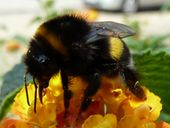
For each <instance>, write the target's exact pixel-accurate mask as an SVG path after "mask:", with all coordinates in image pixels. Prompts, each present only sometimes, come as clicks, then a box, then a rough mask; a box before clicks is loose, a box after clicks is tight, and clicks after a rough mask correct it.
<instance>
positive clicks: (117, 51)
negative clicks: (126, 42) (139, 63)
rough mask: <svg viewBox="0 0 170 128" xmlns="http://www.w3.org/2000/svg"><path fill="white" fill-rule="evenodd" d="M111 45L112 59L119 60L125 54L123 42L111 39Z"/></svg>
mask: <svg viewBox="0 0 170 128" xmlns="http://www.w3.org/2000/svg"><path fill="white" fill-rule="evenodd" d="M109 43H110V55H111V57H112V58H116V59H118V60H119V59H120V57H121V56H122V54H123V47H124V46H123V42H122V41H121V40H120V39H119V38H110V42H109Z"/></svg>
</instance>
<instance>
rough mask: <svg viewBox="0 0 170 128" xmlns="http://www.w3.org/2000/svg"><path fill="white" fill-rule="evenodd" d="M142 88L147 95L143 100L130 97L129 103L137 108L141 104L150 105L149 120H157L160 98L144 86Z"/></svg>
mask: <svg viewBox="0 0 170 128" xmlns="http://www.w3.org/2000/svg"><path fill="white" fill-rule="evenodd" d="M144 90H145V92H146V97H147V99H146V100H145V101H139V100H134V99H130V100H129V103H130V105H131V106H132V107H133V108H137V107H139V106H140V105H143V104H145V105H148V106H149V107H150V120H157V119H158V117H159V115H160V111H161V110H162V104H161V103H160V101H161V99H160V98H159V97H158V96H156V95H155V94H154V93H152V92H150V91H149V90H148V89H146V88H144Z"/></svg>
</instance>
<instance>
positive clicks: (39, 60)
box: [33, 55, 49, 63]
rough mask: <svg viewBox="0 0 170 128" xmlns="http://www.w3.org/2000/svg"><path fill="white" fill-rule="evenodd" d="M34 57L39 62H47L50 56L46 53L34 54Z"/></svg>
mask: <svg viewBox="0 0 170 128" xmlns="http://www.w3.org/2000/svg"><path fill="white" fill-rule="evenodd" d="M33 58H34V59H35V60H36V61H38V62H39V63H45V62H47V61H48V60H49V58H48V57H47V56H45V55H39V56H33Z"/></svg>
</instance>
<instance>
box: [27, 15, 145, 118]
mask: <svg viewBox="0 0 170 128" xmlns="http://www.w3.org/2000/svg"><path fill="white" fill-rule="evenodd" d="M133 34H134V32H133V31H132V30H131V29H130V28H129V27H127V26H125V25H122V24H118V23H115V22H87V21H86V20H84V19H83V18H81V17H77V16H73V15H64V16H61V17H57V18H55V19H52V20H49V21H47V22H45V23H43V24H42V25H41V26H40V27H39V28H38V29H37V32H36V33H35V35H34V37H33V38H32V40H31V41H30V46H29V49H28V52H27V54H26V56H25V64H26V67H27V73H29V74H31V75H32V76H33V81H34V85H35V88H36V89H35V101H34V111H35V112H36V94H37V89H38V94H39V98H40V101H41V102H42V97H43V90H44V89H45V88H46V87H48V83H49V80H50V78H51V77H52V76H53V75H55V74H57V73H59V71H60V72H61V79H62V84H63V90H64V106H65V116H66V115H67V110H68V107H69V101H70V99H71V97H72V92H71V91H70V90H69V81H70V80H69V76H72V77H76V76H79V77H81V78H82V79H83V80H85V81H86V82H87V83H88V86H87V88H86V89H85V92H84V98H83V101H82V104H81V106H80V113H81V112H83V111H85V110H86V109H87V108H88V106H89V104H90V103H91V100H92V99H91V98H92V96H93V95H95V93H96V92H97V90H98V89H99V88H100V80H101V77H102V76H108V77H112V76H116V75H121V76H122V78H123V79H124V81H125V83H126V84H127V86H128V87H129V89H130V90H131V91H132V93H134V94H135V95H136V96H137V97H139V98H141V99H144V98H145V95H144V92H143V90H142V88H141V87H140V86H138V78H137V75H136V73H135V70H134V68H133V65H132V63H131V55H130V53H129V49H128V47H127V46H126V44H125V43H124V42H123V40H121V38H124V37H127V36H131V35H133ZM113 39H116V40H115V41H114V40H113ZM116 41H118V42H117V43H114V42H116ZM26 92H27V88H26ZM27 101H28V104H29V98H28V93H27Z"/></svg>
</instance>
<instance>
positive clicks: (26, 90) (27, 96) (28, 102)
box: [24, 71, 30, 106]
mask: <svg viewBox="0 0 170 128" xmlns="http://www.w3.org/2000/svg"><path fill="white" fill-rule="evenodd" d="M27 74H28V72H27V71H26V72H25V75H24V83H25V92H26V98H27V104H28V105H29V106H30V101H29V95H28V89H27Z"/></svg>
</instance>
